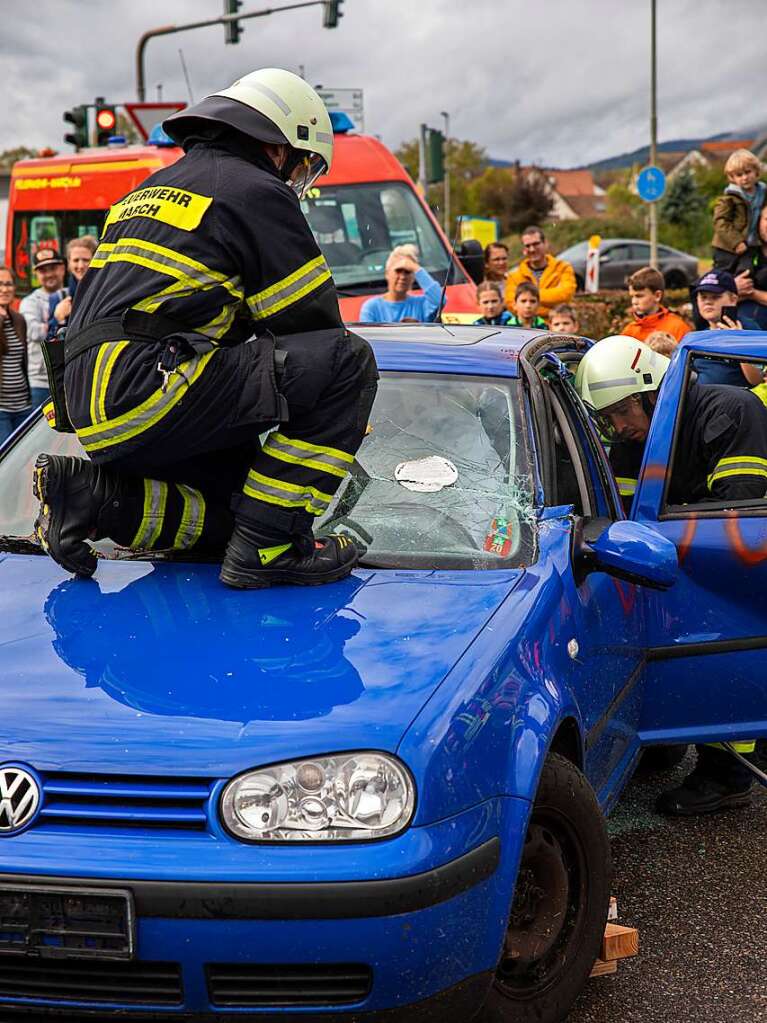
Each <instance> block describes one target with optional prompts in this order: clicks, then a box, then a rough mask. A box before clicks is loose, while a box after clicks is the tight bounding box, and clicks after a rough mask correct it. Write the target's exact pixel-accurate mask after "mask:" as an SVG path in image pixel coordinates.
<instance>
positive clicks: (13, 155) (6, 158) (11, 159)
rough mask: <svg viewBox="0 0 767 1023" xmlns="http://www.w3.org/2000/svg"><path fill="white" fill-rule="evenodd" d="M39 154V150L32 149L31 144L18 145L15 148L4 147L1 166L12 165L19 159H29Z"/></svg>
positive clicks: (0, 154)
mask: <svg viewBox="0 0 767 1023" xmlns="http://www.w3.org/2000/svg"><path fill="white" fill-rule="evenodd" d="M38 155H39V153H38V150H37V149H30V148H29V146H16V148H15V149H4V150H3V152H2V153H0V167H12V166H13V165H14V163H16V161H17V160H28V159H30V158H31V157H34V156H38Z"/></svg>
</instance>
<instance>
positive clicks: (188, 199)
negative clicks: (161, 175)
mask: <svg viewBox="0 0 767 1023" xmlns="http://www.w3.org/2000/svg"><path fill="white" fill-rule="evenodd" d="M212 202H213V197H212V196H210V195H199V194H198V193H197V192H188V191H187V190H186V189H183V188H169V187H167V186H155V187H152V186H151V185H150V186H149V187H148V188H139V189H137V190H136V191H135V192H131V193H130V194H129V195H126V196H125V198H124V199H121V200H120V201H119V202H116V203H115V204H114V206H112V208H111V209H110V210H109V213H108V214H107V219H106V221H105V223H104V231H106V229H107V228H108V227H110V225H112V224H117V223H123V222H124V221H126V220H132V219H133V218H134V217H148V218H149V220H156V221H160V223H163V224H169V225H170V226H171V227H177V228H179V229H180V230H182V231H194V230H195V229H196V228H198V227H199V226H200V222H201V221H202V218H203V217H204V216H205V214H206V213H207V211H208V207H209V206H210V204H211V203H212Z"/></svg>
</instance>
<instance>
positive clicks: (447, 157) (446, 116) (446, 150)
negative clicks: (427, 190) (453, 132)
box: [441, 110, 451, 237]
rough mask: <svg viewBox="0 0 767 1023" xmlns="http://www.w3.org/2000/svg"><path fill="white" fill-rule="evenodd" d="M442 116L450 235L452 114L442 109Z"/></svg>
mask: <svg viewBox="0 0 767 1023" xmlns="http://www.w3.org/2000/svg"><path fill="white" fill-rule="evenodd" d="M441 114H442V117H443V118H444V121H445V142H444V150H443V153H442V162H443V165H444V174H445V200H444V204H443V205H444V211H443V212H444V217H445V234H446V235H447V236H448V237H450V233H451V231H450V114H449V113H448V112H447V110H442V111H441Z"/></svg>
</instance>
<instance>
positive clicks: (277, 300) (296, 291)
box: [247, 256, 330, 320]
mask: <svg viewBox="0 0 767 1023" xmlns="http://www.w3.org/2000/svg"><path fill="white" fill-rule="evenodd" d="M327 280H330V269H329V268H328V264H327V263H326V262H325V257H324V256H317V258H316V259H312V260H310V261H309V262H308V263H304V265H303V266H300V267H299V268H298V270H295V271H294V272H293V273H292V274H290V275H289V276H288V277H283V279H282V280H281V281H277V283H276V284H272V285H271V286H270V287H268V288H265V289H264V290H263V291H259V292H256V294H255V295H251V296H250V297H249V298H248V300H247V301H248V308H249V309H250V312H251V314H252V316H253V319H255V320H264V319H266V317H267V316H274V314H275V313H278V312H280V311H281V310H282V309H285V308H286V307H287V306H289V305H292V304H293V303H294V302H298V300H299V299H301V298H303V297H304V296H305V295H308V294H309V293H310V292H312V291H314V290H315V288H319V286H320V285H321V284H324V283H325V281H327Z"/></svg>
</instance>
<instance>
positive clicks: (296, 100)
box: [163, 67, 333, 195]
mask: <svg viewBox="0 0 767 1023" xmlns="http://www.w3.org/2000/svg"><path fill="white" fill-rule="evenodd" d="M216 124H225V125H228V126H229V127H231V128H236V129H237V130H238V131H239V132H241V133H242V134H243V135H247V136H249V137H250V138H253V139H256V140H257V141H259V142H266V143H272V144H274V145H279V144H284V143H287V144H288V145H289V146H290V147H291V149H292V150H293V151H294V153H293V154H292V158H291V159H290V160H289V162H288V164H287V165H286V168H284V169H283V176H284V177H285V180H289V181H290V183H291V184H292V185H293V187H294V188H295V189H296V191H298V192H299V194H301V195H303V194H304V193H305V192H306V191H307V189H308V188H310V186H311V185H312V184H313V182H314V181H316V179H317V178H318V177H319V176H320V175H321V174H324V173H326V172H327V171H328V170H330V166H331V164H332V162H333V126H332V125H331V123H330V116H329V114H328V112H327V110H326V109H325V104H324V103H323V102H322V100H321V99H320V97H319V96H318V95H317V93H316V92H315V90H314V89H313V88H312V87H311V85H309V83H308V82H305V81H304V79H303V78H299V76H298V75H294V74H293V72H292V71H284V70H283V69H282V68H273V67H272V68H261V69H260V70H259V71H251V72H250V74H247V75H243V77H242V78H238V79H237V81H236V82H235V83H234V84H233V85H231V86H230V87H229V88H228V89H223V90H222V91H221V92H217V93H214V94H213V95H212V96H206V97H205V99H203V100H201V101H200V102H199V103H196V104H194V106H191V107H186V108H185V109H184V110H179V112H178V113H177V114H173V115H172V116H171V117H169V118H168V119H167V120H166V121H164V122H163V128H164V129H165V131H166V132H167V133H168V135H170V137H171V138H172V139H173V140H174V141H175V142H179V143H183V142H184V140H185V139H187V138H189V137H190V136H193V135H195V134H196V133H198V132H200V129H201V127H203V126H205V125H207V126H211V125H216Z"/></svg>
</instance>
